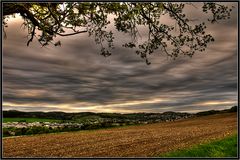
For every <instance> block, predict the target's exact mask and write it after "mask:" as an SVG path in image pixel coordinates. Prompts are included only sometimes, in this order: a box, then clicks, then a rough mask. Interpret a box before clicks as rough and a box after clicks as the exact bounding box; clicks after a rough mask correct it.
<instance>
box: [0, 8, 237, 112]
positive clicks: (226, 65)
mask: <svg viewBox="0 0 240 160" xmlns="http://www.w3.org/2000/svg"><path fill="white" fill-rule="evenodd" d="M236 10H237V9H236V8H235V9H234V12H233V14H232V18H231V19H230V20H226V21H224V22H220V23H217V24H213V25H211V26H209V27H208V32H210V33H212V34H213V35H214V37H215V40H216V41H215V42H214V43H212V44H210V45H209V48H208V49H207V50H206V52H205V53H197V54H195V55H194V56H193V58H189V57H184V56H180V57H179V58H178V59H176V60H173V59H170V58H168V57H166V55H164V54H163V53H161V52H160V51H157V52H155V53H154V54H153V55H151V57H150V61H151V62H152V65H150V66H147V65H146V64H145V63H144V62H143V61H142V59H141V58H140V57H139V56H137V55H136V54H135V53H134V51H133V50H131V49H125V48H122V47H121V44H122V42H124V41H125V40H126V38H127V35H123V34H118V35H116V36H117V38H116V42H115V50H113V55H112V56H110V57H108V58H104V57H103V56H101V55H99V54H98V53H99V48H98V46H96V44H95V43H94V41H93V40H92V39H91V38H89V37H88V35H87V34H81V35H77V36H71V37H65V38H62V39H61V41H62V46H61V47H53V46H48V47H46V48H45V47H41V46H40V45H39V44H38V42H36V40H35V41H34V42H33V43H31V45H30V46H29V47H27V46H26V43H27V38H26V35H27V34H26V31H24V30H23V29H22V28H20V26H21V23H22V20H21V19H20V18H15V19H11V20H10V21H9V24H8V26H9V27H8V28H7V30H6V31H7V39H4V40H3V109H6V110H8V109H15V110H23V111H65V112H84V111H93V112H126V113H128V112H164V111H187V112H196V111H202V110H208V109H223V108H229V107H231V106H232V105H236V104H237V45H238V42H237V32H238V29H237V16H236V15H237V14H236V13H237V12H236ZM193 15H198V14H197V13H193ZM165 21H166V22H167V19H165ZM142 32H144V29H143V30H142ZM142 36H144V35H142Z"/></svg>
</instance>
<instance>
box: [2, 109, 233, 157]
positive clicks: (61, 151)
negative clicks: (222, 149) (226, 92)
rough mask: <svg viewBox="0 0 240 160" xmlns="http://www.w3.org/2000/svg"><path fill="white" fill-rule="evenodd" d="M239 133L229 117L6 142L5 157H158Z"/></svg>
mask: <svg viewBox="0 0 240 160" xmlns="http://www.w3.org/2000/svg"><path fill="white" fill-rule="evenodd" d="M236 132H237V114H236V113H226V114H219V115H211V116H204V117H196V118H191V119H186V120H180V121H175V122H163V123H155V124H147V125H141V126H129V127H121V128H113V129H101V130H92V131H79V132H69V133H57V134H42V135H34V136H22V137H13V138H4V139H3V157H4V158H6V157H154V156H158V155H160V154H161V153H165V152H168V151H172V150H176V149H180V148H181V149H182V148H186V147H189V146H192V145H194V144H200V143H205V142H207V141H211V140H214V139H221V138H223V137H225V136H228V135H231V134H234V133H236Z"/></svg>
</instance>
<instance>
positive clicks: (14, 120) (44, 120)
mask: <svg viewBox="0 0 240 160" xmlns="http://www.w3.org/2000/svg"><path fill="white" fill-rule="evenodd" d="M58 121H59V120H54V119H44V118H3V123H6V122H28V123H31V122H58Z"/></svg>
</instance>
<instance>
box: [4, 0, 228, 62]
mask: <svg viewBox="0 0 240 160" xmlns="http://www.w3.org/2000/svg"><path fill="white" fill-rule="evenodd" d="M185 5H189V6H193V4H191V3H173V2H151V3H142V2H117V3H114V2H111V3H103V2H74V3H72V2H64V3H3V15H4V21H3V25H4V26H6V25H7V19H8V16H9V15H12V14H14V13H20V15H21V16H22V17H23V18H24V24H23V25H24V26H25V27H26V28H27V29H28V36H29V37H30V38H29V41H28V43H27V45H29V44H30V42H32V40H33V38H34V37H35V38H37V39H38V41H39V43H41V45H42V46H46V45H49V44H50V43H52V44H53V45H55V46H61V42H60V41H56V42H55V41H54V39H55V37H56V36H70V35H75V34H79V33H85V32H87V33H88V34H89V36H93V37H94V40H95V42H96V44H98V45H100V47H101V49H100V52H101V54H102V55H103V56H110V55H111V50H112V49H113V48H114V44H113V42H114V34H113V31H111V30H109V29H108V26H109V24H110V23H111V21H110V20H109V16H110V15H111V16H113V17H114V22H112V23H114V26H115V28H116V30H117V31H119V32H123V33H129V34H130V35H131V41H130V42H126V43H125V44H123V47H127V48H135V49H136V50H135V51H136V54H138V55H140V57H141V58H143V59H144V60H145V61H146V63H147V64H150V62H149V61H148V55H149V54H152V53H153V52H154V51H155V50H157V49H161V50H162V51H163V52H164V53H166V54H167V55H168V56H171V57H174V58H176V57H177V56H178V55H179V54H183V55H188V56H190V57H191V56H192V55H193V54H194V53H195V52H196V51H200V52H202V51H204V50H205V49H206V47H207V45H208V43H209V42H211V41H214V38H213V37H212V35H210V34H207V33H206V24H205V23H204V22H200V23H199V24H193V23H191V20H189V19H188V18H187V15H186V14H185V13H184V8H185ZM202 11H203V13H209V12H210V13H211V15H212V18H209V19H208V21H210V22H211V23H214V22H216V21H219V20H222V19H227V18H230V12H231V8H229V7H228V6H225V5H222V4H220V3H213V2H204V3H203V5H202ZM164 15H168V16H169V17H170V18H171V19H172V20H174V21H175V22H176V25H175V26H171V25H166V24H163V23H161V22H160V17H162V16H164ZM141 25H143V26H145V27H146V28H147V29H148V38H147V40H145V41H144V42H142V43H140V42H139V41H138V39H139V37H140V35H139V31H138V27H139V26H141ZM36 30H39V31H40V33H41V34H40V35H36Z"/></svg>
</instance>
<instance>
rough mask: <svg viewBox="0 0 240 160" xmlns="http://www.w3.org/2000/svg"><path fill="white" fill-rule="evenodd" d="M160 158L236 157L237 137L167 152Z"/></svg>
mask: <svg viewBox="0 0 240 160" xmlns="http://www.w3.org/2000/svg"><path fill="white" fill-rule="evenodd" d="M160 157H237V135H233V136H230V137H227V138H224V139H222V140H218V141H213V142H210V143H206V144H201V145H196V146H194V147H192V148H189V149H185V150H177V151H173V152H169V153H166V154H163V155H160Z"/></svg>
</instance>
